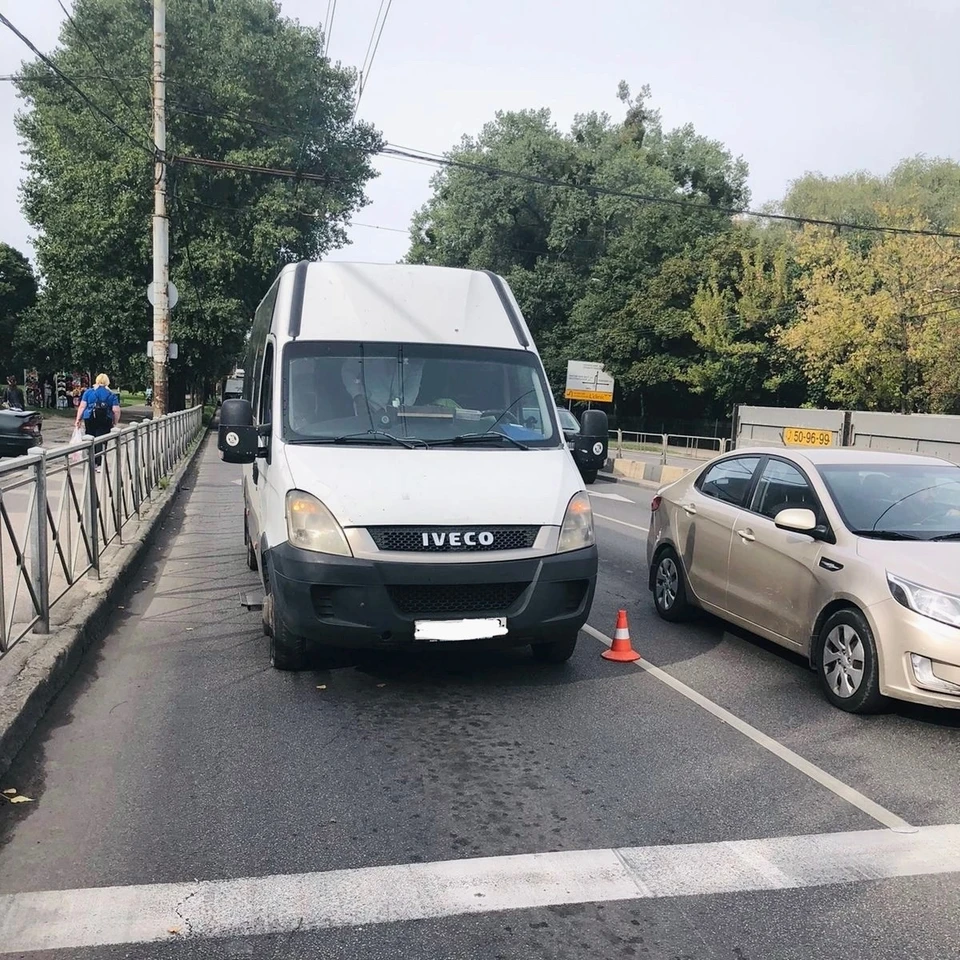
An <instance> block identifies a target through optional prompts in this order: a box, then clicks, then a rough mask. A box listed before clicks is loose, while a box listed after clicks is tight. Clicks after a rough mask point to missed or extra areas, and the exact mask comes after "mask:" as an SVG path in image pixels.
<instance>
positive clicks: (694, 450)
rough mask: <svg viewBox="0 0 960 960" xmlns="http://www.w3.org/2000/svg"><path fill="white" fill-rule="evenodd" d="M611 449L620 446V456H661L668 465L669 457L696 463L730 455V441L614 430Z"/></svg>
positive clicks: (618, 449)
mask: <svg viewBox="0 0 960 960" xmlns="http://www.w3.org/2000/svg"><path fill="white" fill-rule="evenodd" d="M610 445H611V446H614V445H616V450H617V456H618V457H623V452H624V450H627V451H636V450H640V451H646V452H648V453H656V454H659V455H660V462H661V463H666V462H667V458H668V457H669V456H675V457H688V458H690V459H692V460H710V459H711V458H713V457H716V456H718V455H719V454H721V453H726V452H727V450H728V449H729V446H730V441H729V440H728V439H725V438H724V437H692V436H685V435H683V434H676V433H637V432H635V431H633V430H611V431H610Z"/></svg>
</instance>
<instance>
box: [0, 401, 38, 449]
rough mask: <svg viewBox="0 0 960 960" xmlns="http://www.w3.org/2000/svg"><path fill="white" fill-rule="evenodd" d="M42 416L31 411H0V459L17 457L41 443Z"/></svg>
mask: <svg viewBox="0 0 960 960" xmlns="http://www.w3.org/2000/svg"><path fill="white" fill-rule="evenodd" d="M42 426H43V416H42V414H39V413H37V412H35V411H33V410H0V457H19V456H22V455H23V454H25V453H27V452H28V451H29V450H31V449H32V448H33V447H39V446H40V444H41V443H43V434H42V432H41V428H42Z"/></svg>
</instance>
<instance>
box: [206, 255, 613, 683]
mask: <svg viewBox="0 0 960 960" xmlns="http://www.w3.org/2000/svg"><path fill="white" fill-rule="evenodd" d="M245 371H246V378H245V391H244V392H245V397H244V399H240V400H229V401H226V402H224V404H223V407H222V412H221V417H220V431H219V448H220V451H221V455H222V457H223V459H224V460H225V461H228V462H231V463H243V464H245V466H244V469H243V497H244V505H245V509H244V520H245V528H246V537H247V544H248V552H249V556H248V560H249V563H250V566H251V568H252V569H259V571H260V575H261V578H262V580H263V586H264V590H265V600H264V608H263V616H264V628H265V631H266V633H267V634H268V635H269V636H270V638H271V643H270V650H271V660H272V662H273V665H274V666H275V667H277V668H279V669H286V670H293V669H298V668H300V667H301V666H304V665H305V664H306V663H307V656H308V653H309V652H310V648H311V647H367V648H383V649H388V648H397V647H400V648H403V647H415V646H419V645H423V644H428V643H441V642H447V643H471V644H484V643H486V644H491V645H495V644H510V645H516V644H531V645H532V646H533V650H534V653H535V655H536V656H537V657H538V658H539V659H541V660H545V661H549V662H562V661H564V660H566V659H568V658H569V657H570V655H571V654H572V653H573V649H574V645H575V644H576V640H577V633H578V631H579V629H580V627H581V626H582V625H583V623H584V622H585V620H586V618H587V614H588V612H589V609H590V604H591V602H592V600H593V593H594V586H595V582H596V575H597V549H596V546H595V542H594V531H593V517H592V514H591V510H590V502H589V500H588V499H587V495H586V494H585V493H584V489H583V484H582V481H581V478H580V474H579V472H578V470H577V467H576V465H575V463H574V461H573V458H572V457H571V455H570V453H569V451H568V450H567V447H566V443H565V442H564V436H563V432H562V430H561V429H560V427H559V425H558V421H557V412H556V408H555V406H554V402H553V398H552V395H551V393H550V390H549V388H548V386H547V381H546V378H545V376H544V371H543V366H542V364H541V362H540V358H539V356H538V355H537V351H536V349H535V347H534V345H533V341H532V338H531V336H530V333H529V331H528V330H527V326H526V324H525V323H524V321H523V318H522V317H521V315H520V310H519V308H518V307H517V304H516V301H515V300H514V298H513V295H512V293H511V292H510V290H509V289H508V287H507V285H506V284H505V283H504V281H503V280H502V279H501V278H500V277H498V276H495V275H494V274H491V273H485V272H479V271H471V270H453V269H447V268H443V267H423V266H406V265H367V264H350V263H299V264H296V265H290V266H287V267H285V268H284V269H283V271H282V272H281V274H280V276H279V277H278V278H277V280H276V282H275V283H274V284H273V286H272V287H271V288H270V291H269V292H268V293H267V295H266V297H264V299H263V302H262V303H261V304H260V307H259V308H258V310H257V313H256V318H255V320H254V324H253V330H252V334H251V339H250V351H249V356H248V358H247V362H246V364H245ZM593 413H594V414H595V417H596V418H602V419H603V421H604V422H603V423H600V422H599V419H597V422H596V423H594V424H592V427H593V429H595V430H597V431H598V432H599V431H600V430H602V432H603V434H604V435H605V434H606V423H605V419H606V418H605V415H604V414H602V413H599V412H596V411H593Z"/></svg>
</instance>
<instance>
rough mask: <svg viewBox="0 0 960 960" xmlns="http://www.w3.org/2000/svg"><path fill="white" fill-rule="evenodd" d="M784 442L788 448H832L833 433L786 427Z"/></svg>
mask: <svg viewBox="0 0 960 960" xmlns="http://www.w3.org/2000/svg"><path fill="white" fill-rule="evenodd" d="M783 442H784V444H785V445H786V446H788V447H832V446H833V431H831V430H810V429H809V428H807V427H784V428H783Z"/></svg>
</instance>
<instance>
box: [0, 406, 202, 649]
mask: <svg viewBox="0 0 960 960" xmlns="http://www.w3.org/2000/svg"><path fill="white" fill-rule="evenodd" d="M202 426H203V408H202V407H193V408H192V409H190V410H184V411H182V412H179V413H172V414H169V415H168V416H165V417H159V418H158V419H156V420H145V421H144V422H143V423H137V424H133V425H131V426H129V427H123V428H121V429H118V430H114V431H112V432H111V433H109V434H107V435H106V436H104V437H98V438H97V439H96V440H93V439H89V438H88V439H85V440H84V441H82V442H81V443H76V444H71V445H67V446H64V447H58V448H57V449H56V450H53V451H44V450H37V451H35V452H32V453H30V454H28V455H26V456H23V457H17V458H15V459H13V460H9V461H7V462H4V463H2V464H0V656H3V654H5V653H6V652H7V651H8V650H9V649H10V648H11V647H12V646H13V645H14V644H15V643H16V642H17V641H18V640H20V639H22V638H23V637H24V636H25V635H26V634H27V633H28V632H29V631H30V630H33V631H34V632H35V633H48V632H49V630H50V608H51V607H52V606H53V605H54V604H55V603H56V602H57V601H58V600H60V599H61V598H62V597H63V596H64V595H65V594H66V593H68V592H69V590H70V588H71V587H73V586H74V584H76V583H77V581H78V580H80V579H81V578H82V577H83V576H84V575H86V574H88V573H89V574H91V575H92V576H94V577H99V575H100V564H101V559H102V557H103V553H104V550H105V549H106V548H107V547H108V546H109V545H110V544H112V543H114V542H117V543H122V542H123V536H124V529H125V527H126V525H127V524H128V523H129V522H130V521H131V520H133V519H135V518H138V517H139V516H140V514H141V511H142V510H143V508H144V506H145V504H147V503H148V502H149V501H150V500H151V498H152V497H153V495H154V493H155V491H156V490H157V489H158V488H161V487H163V486H165V484H164V479H165V478H166V477H167V476H169V474H170V473H172V472H173V469H174V467H175V466H176V465H177V463H178V461H180V460H181V459H182V458H183V456H184V455H185V454H186V453H187V451H188V449H189V447H190V445H191V443H192V442H193V440H194V439H195V438H196V437H197V435H198V434H199V433H200V431H201V428H202Z"/></svg>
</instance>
